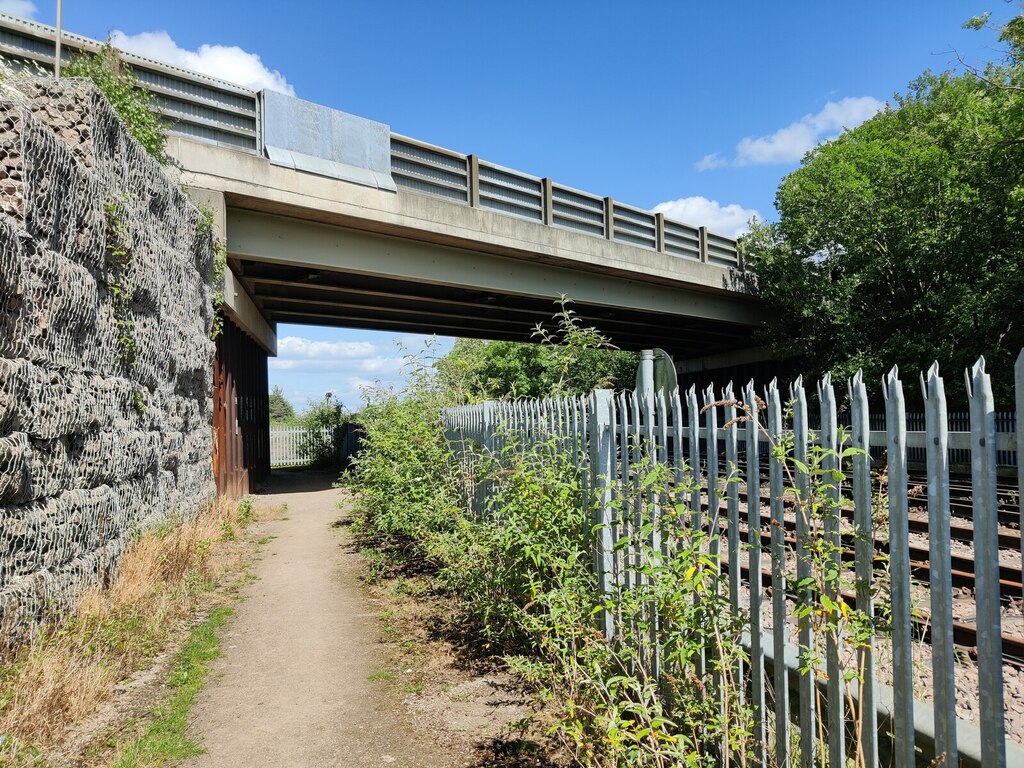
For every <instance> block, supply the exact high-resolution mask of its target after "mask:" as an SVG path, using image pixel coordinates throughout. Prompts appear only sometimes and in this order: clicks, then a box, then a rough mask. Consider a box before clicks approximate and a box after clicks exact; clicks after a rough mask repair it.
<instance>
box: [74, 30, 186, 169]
mask: <svg viewBox="0 0 1024 768" xmlns="http://www.w3.org/2000/svg"><path fill="white" fill-rule="evenodd" d="M64 76H65V77H83V78H88V79H90V80H92V81H93V82H94V83H95V84H96V87H97V88H99V89H100V90H101V91H102V92H103V95H104V96H106V97H107V100H108V101H109V102H110V105H111V106H112V107H113V108H114V111H116V112H117V114H118V116H119V117H120V118H121V119H122V120H123V121H124V123H125V125H127V126H128V130H129V131H130V132H131V134H132V136H134V137H135V139H136V140H137V141H138V142H139V143H140V144H141V145H142V146H143V147H144V148H145V150H146V151H147V152H148V153H149V154H150V155H152V156H153V157H155V158H156V159H157V160H159V161H160V162H161V163H165V162H167V155H166V153H165V145H166V142H167V124H166V123H165V122H164V119H163V117H162V116H161V115H160V113H159V112H157V110H156V107H155V106H154V104H153V99H152V97H151V96H150V94H149V93H148V92H147V91H144V90H142V88H140V87H139V81H138V80H137V79H136V77H135V73H134V72H133V71H132V68H131V67H130V66H128V65H127V64H125V63H124V62H123V61H121V59H120V57H119V56H118V55H117V49H116V48H114V47H113V46H112V45H111V44H110V43H109V42H108V43H104V44H103V47H101V48H100V50H99V51H97V52H96V53H94V54H93V53H86V54H82V55H81V56H76V57H75V58H74V59H72V60H71V62H70V63H69V64H68V65H67V66H66V67H65V68H64Z"/></svg>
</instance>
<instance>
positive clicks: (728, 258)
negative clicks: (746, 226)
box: [708, 232, 740, 267]
mask: <svg viewBox="0 0 1024 768" xmlns="http://www.w3.org/2000/svg"><path fill="white" fill-rule="evenodd" d="M708 262H709V263H711V264H720V265H722V266H725V267H735V266H738V265H739V263H740V256H739V252H738V251H737V250H736V241H735V240H733V239H732V238H729V237H723V236H722V235H716V234H713V233H711V232H708Z"/></svg>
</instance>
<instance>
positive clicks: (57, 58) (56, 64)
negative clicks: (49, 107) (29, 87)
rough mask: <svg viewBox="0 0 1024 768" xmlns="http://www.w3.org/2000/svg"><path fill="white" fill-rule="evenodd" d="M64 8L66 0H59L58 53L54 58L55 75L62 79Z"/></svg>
mask: <svg viewBox="0 0 1024 768" xmlns="http://www.w3.org/2000/svg"><path fill="white" fill-rule="evenodd" d="M63 10H64V0H57V53H56V56H55V57H54V59H53V73H54V76H55V77H56V78H57V79H58V80H60V44H61V35H62V30H61V16H62V15H63Z"/></svg>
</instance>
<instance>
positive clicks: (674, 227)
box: [665, 219, 700, 261]
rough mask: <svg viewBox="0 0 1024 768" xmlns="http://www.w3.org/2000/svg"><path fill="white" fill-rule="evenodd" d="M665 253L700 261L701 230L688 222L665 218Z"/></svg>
mask: <svg viewBox="0 0 1024 768" xmlns="http://www.w3.org/2000/svg"><path fill="white" fill-rule="evenodd" d="M665 253H670V254H672V255H673V256H681V257H683V258H684V259H694V260H695V261H700V231H699V230H698V229H697V228H696V227H691V226H690V225H688V224H682V223H680V222H678V221H673V220H672V219H665Z"/></svg>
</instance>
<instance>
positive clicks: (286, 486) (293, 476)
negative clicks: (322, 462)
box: [256, 467, 341, 496]
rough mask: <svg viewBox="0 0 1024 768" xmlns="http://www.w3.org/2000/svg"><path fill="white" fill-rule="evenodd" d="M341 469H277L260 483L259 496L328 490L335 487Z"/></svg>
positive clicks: (257, 493)
mask: <svg viewBox="0 0 1024 768" xmlns="http://www.w3.org/2000/svg"><path fill="white" fill-rule="evenodd" d="M340 477H341V470H340V469H338V468H336V467H332V468H330V469H275V470H273V471H272V472H271V473H270V475H269V476H268V477H267V478H266V479H265V480H264V481H263V482H262V483H261V484H260V487H259V488H258V489H257V491H256V495H258V496H268V495H271V494H273V495H278V494H289V493H309V492H312V491H326V490H330V489H331V488H333V487H334V484H335V483H336V482H338V478H340Z"/></svg>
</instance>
